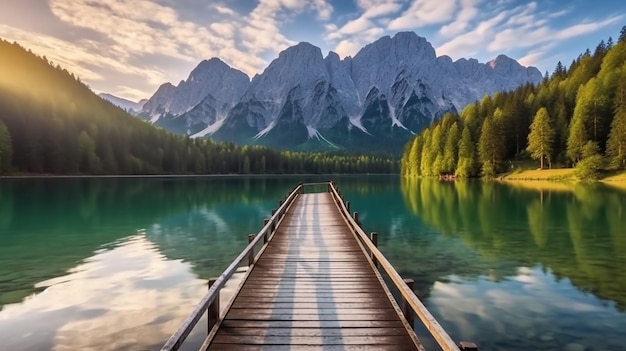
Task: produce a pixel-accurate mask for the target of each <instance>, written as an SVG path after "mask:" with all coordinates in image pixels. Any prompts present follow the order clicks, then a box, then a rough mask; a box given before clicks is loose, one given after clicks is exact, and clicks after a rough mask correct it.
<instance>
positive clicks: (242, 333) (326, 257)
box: [162, 182, 475, 350]
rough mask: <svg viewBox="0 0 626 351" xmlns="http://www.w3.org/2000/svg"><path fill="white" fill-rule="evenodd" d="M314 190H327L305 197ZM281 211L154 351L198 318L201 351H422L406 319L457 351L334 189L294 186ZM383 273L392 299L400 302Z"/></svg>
mask: <svg viewBox="0 0 626 351" xmlns="http://www.w3.org/2000/svg"><path fill="white" fill-rule="evenodd" d="M314 186H316V187H317V188H318V189H319V188H320V187H323V188H324V189H325V190H326V192H320V193H305V192H304V191H305V189H307V190H308V189H310V188H313V187H314ZM279 205H280V206H279V208H278V209H277V210H276V211H273V213H272V217H271V218H269V219H267V220H265V225H264V227H263V229H261V231H260V232H259V233H258V234H256V235H253V234H251V235H250V236H249V239H250V244H249V245H248V247H246V249H245V250H244V251H243V252H242V253H241V254H240V255H239V256H238V257H237V258H236V259H235V261H234V262H233V263H232V264H231V265H230V266H229V267H228V268H227V269H226V271H225V272H224V273H223V274H222V275H221V276H220V277H219V278H217V279H212V280H211V281H210V282H209V285H210V288H209V291H208V293H207V295H206V296H205V297H204V298H203V299H202V301H201V302H200V303H199V304H198V306H197V307H196V308H195V309H194V311H193V312H192V313H191V315H190V316H189V318H187V320H186V321H185V322H184V323H183V325H182V326H181V328H180V329H179V330H178V331H177V332H176V333H175V334H174V335H172V337H171V338H170V339H169V340H168V341H167V343H166V344H165V345H164V346H163V348H162V350H176V349H178V348H179V347H180V345H181V344H182V342H183V341H184V339H185V338H186V337H187V335H188V334H189V333H190V332H191V330H192V328H193V327H194V326H195V324H196V323H197V322H198V320H200V318H201V316H202V315H203V314H204V313H205V312H207V313H208V324H209V325H208V328H209V332H208V336H207V338H206V340H205V342H204V344H203V345H202V347H201V350H260V349H263V350H292V349H294V350H365V349H371V350H423V347H422V345H421V343H420V342H419V340H418V338H417V336H416V335H415V333H414V331H413V316H414V315H416V316H417V317H418V318H419V319H420V320H421V321H422V323H424V325H425V326H426V328H427V329H428V330H429V331H430V332H431V334H432V335H433V337H434V338H435V340H436V341H437V342H438V343H439V345H440V346H441V348H442V349H443V350H459V349H460V347H459V346H457V345H456V344H455V343H454V342H453V341H452V339H450V337H449V336H448V335H447V334H446V332H445V331H444V330H443V328H441V326H440V325H439V324H438V323H437V321H436V320H435V319H434V318H433V317H432V315H430V313H429V312H428V311H427V310H426V308H425V307H424V306H423V305H422V304H421V302H420V301H419V300H418V299H417V297H416V296H415V294H414V293H413V291H412V286H411V281H408V282H407V281H405V280H403V279H402V278H401V277H400V276H399V275H398V273H397V272H396V271H395V270H394V269H393V267H392V266H391V265H390V264H389V262H388V261H387V259H386V258H385V257H384V256H383V255H382V254H381V253H380V251H378V249H377V248H376V241H377V239H376V234H373V235H371V236H369V237H368V236H367V235H366V234H365V233H364V232H363V231H362V229H361V228H360V226H359V224H358V214H356V213H355V214H354V215H353V216H352V215H350V212H349V207H350V204H349V203H347V202H344V201H343V200H342V198H341V195H340V193H339V191H338V190H337V189H336V187H335V186H334V184H333V183H332V182H328V183H321V184H320V183H315V184H300V185H298V186H297V187H296V188H295V189H294V190H293V191H292V192H291V193H290V194H289V195H288V196H287V197H286V198H285V200H284V201H283V200H281V201H280V203H279ZM256 246H261V248H260V250H259V252H258V253H256V254H255V247H256ZM244 263H245V264H247V265H248V266H249V269H248V271H247V273H246V274H245V276H244V278H243V280H242V283H241V284H240V285H239V287H238V289H237V291H236V293H235V294H234V296H233V298H232V299H231V300H230V301H229V303H228V304H227V306H225V308H224V309H223V310H224V313H223V314H222V315H221V314H220V306H219V291H220V289H221V288H222V287H223V286H224V284H225V283H226V281H227V280H228V279H229V278H230V277H231V276H232V275H233V273H234V272H235V271H236V269H237V268H238V267H239V266H240V265H241V264H244ZM378 267H380V271H379V268H378ZM381 272H383V273H384V274H386V275H387V276H388V277H389V279H390V280H391V282H392V283H393V285H394V286H395V288H396V289H397V290H398V291H399V292H400V295H401V296H402V301H400V304H398V302H396V301H395V299H394V298H393V296H392V294H391V292H390V290H389V287H388V286H387V285H386V284H385V281H384V280H383V278H382V276H381ZM407 283H408V284H407ZM473 347H475V346H474V345H472V344H471V343H462V344H461V348H463V349H467V350H471V349H473Z"/></svg>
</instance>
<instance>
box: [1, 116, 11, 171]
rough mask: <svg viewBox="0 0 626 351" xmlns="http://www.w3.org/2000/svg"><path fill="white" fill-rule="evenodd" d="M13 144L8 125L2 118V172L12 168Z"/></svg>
mask: <svg viewBox="0 0 626 351" xmlns="http://www.w3.org/2000/svg"><path fill="white" fill-rule="evenodd" d="M12 161H13V144H12V141H11V135H10V134H9V130H8V129H7V127H6V125H4V123H2V120H0V173H3V172H6V171H9V170H11V164H12Z"/></svg>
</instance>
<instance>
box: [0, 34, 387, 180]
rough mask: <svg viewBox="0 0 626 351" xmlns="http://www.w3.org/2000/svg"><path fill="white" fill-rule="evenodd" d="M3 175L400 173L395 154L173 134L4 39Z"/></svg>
mask: <svg viewBox="0 0 626 351" xmlns="http://www.w3.org/2000/svg"><path fill="white" fill-rule="evenodd" d="M0 52H2V57H1V59H0V174H1V173H18V174H20V173H29V174H230V173H239V174H252V173H314V174H315V173H398V172H399V166H398V162H397V160H396V159H394V158H393V157H391V156H386V155H380V156H373V155H367V156H365V155H347V154H329V153H305V152H287V151H278V150H274V149H270V148H267V147H260V146H241V145H236V144H232V143H218V142H214V141H211V140H206V139H192V138H189V137H187V136H179V135H174V134H171V133H169V132H167V131H165V130H163V129H160V128H156V127H154V126H152V125H150V124H149V123H147V122H144V121H142V120H140V119H138V118H136V117H133V116H131V115H129V114H128V113H126V112H125V111H123V110H121V109H119V108H118V107H116V106H114V105H113V104H111V103H109V102H107V101H104V100H102V99H101V98H99V97H98V96H97V95H95V94H94V93H93V92H92V91H91V90H90V89H89V87H88V86H86V85H85V84H84V83H82V82H81V81H80V79H79V78H78V77H76V76H75V75H73V74H72V73H70V72H68V71H67V70H65V69H63V68H62V67H60V66H59V65H54V64H53V63H52V62H50V61H49V60H48V59H47V58H46V57H39V56H37V55H35V54H33V53H32V52H30V51H28V50H26V49H24V48H22V47H21V46H20V45H18V44H17V43H9V42H7V41H4V40H1V39H0Z"/></svg>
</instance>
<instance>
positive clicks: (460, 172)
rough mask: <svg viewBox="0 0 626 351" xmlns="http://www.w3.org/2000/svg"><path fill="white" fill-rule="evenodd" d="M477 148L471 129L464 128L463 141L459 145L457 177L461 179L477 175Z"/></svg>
mask: <svg viewBox="0 0 626 351" xmlns="http://www.w3.org/2000/svg"><path fill="white" fill-rule="evenodd" d="M476 164H477V160H476V147H475V144H474V141H473V140H472V134H471V133H470V130H469V127H468V126H465V127H463V133H462V135H461V141H460V143H459V162H458V166H457V169H456V172H455V176H457V177H461V178H467V177H472V176H475V175H476V173H477V172H476Z"/></svg>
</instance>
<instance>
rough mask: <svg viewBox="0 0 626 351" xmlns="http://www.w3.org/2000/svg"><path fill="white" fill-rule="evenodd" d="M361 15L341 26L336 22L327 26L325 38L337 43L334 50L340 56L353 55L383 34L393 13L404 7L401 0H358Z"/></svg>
mask: <svg viewBox="0 0 626 351" xmlns="http://www.w3.org/2000/svg"><path fill="white" fill-rule="evenodd" d="M356 3H357V6H358V7H359V9H360V11H361V13H360V15H359V16H358V17H357V18H355V19H353V20H349V21H348V22H346V23H345V24H343V25H342V26H341V27H337V25H335V24H327V25H326V26H325V33H326V34H325V35H324V38H325V39H326V40H328V41H330V42H334V43H335V48H334V51H335V52H336V53H337V54H338V55H339V56H340V57H346V56H353V55H354V54H356V52H357V51H358V50H359V49H360V48H361V47H363V45H365V44H367V43H370V42H372V41H374V40H376V39H378V37H380V36H381V35H382V34H384V32H385V30H384V28H383V27H382V26H384V25H386V24H387V23H388V22H389V21H390V20H391V17H390V16H392V15H394V14H397V13H398V12H399V11H400V10H401V9H402V3H401V2H400V1H399V0H357V1H356Z"/></svg>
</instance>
